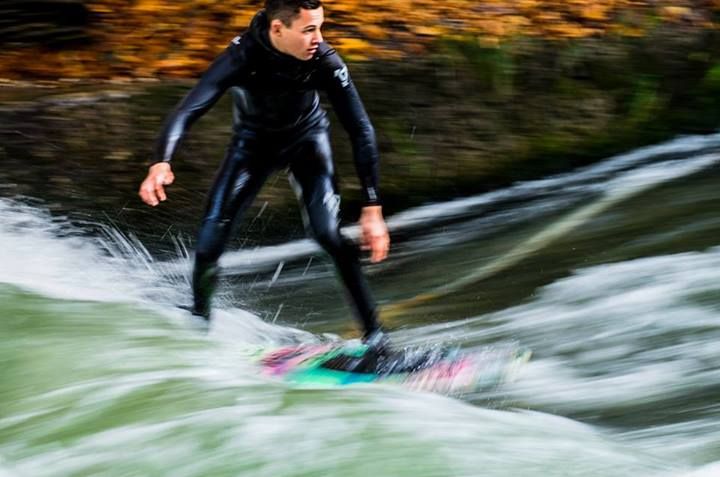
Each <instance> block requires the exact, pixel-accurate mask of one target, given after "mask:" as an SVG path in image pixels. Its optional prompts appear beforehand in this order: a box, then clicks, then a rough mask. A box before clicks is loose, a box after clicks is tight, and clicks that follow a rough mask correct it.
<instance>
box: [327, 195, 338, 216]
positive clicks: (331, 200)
mask: <svg viewBox="0 0 720 477" xmlns="http://www.w3.org/2000/svg"><path fill="white" fill-rule="evenodd" d="M323 204H324V205H325V207H326V208H327V210H328V212H330V213H331V214H332V216H333V217H335V218H336V219H337V216H338V214H339V213H340V196H339V195H337V194H333V193H332V192H326V193H325V197H323Z"/></svg>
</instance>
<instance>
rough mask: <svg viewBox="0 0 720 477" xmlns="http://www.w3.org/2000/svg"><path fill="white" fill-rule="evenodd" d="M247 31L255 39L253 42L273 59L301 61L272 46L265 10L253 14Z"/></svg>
mask: <svg viewBox="0 0 720 477" xmlns="http://www.w3.org/2000/svg"><path fill="white" fill-rule="evenodd" d="M248 33H249V34H250V36H251V37H252V38H253V40H255V42H256V43H257V44H258V45H260V46H261V47H262V48H263V50H265V53H267V54H269V55H271V57H272V58H273V59H276V60H279V61H290V62H299V63H302V61H301V60H298V59H297V58H294V57H292V56H290V55H288V54H285V53H283V52H282V51H280V50H278V49H277V48H275V47H274V46H273V44H272V42H271V41H270V22H269V21H268V17H267V14H266V13H265V10H260V11H259V12H257V13H256V14H255V16H254V17H253V19H252V20H251V21H250V28H249V29H248Z"/></svg>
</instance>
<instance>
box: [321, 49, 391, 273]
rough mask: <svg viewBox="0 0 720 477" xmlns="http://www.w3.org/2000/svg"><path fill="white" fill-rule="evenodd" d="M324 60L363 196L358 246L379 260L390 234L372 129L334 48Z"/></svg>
mask: <svg viewBox="0 0 720 477" xmlns="http://www.w3.org/2000/svg"><path fill="white" fill-rule="evenodd" d="M326 60H327V61H328V65H329V68H328V70H329V71H330V73H329V74H328V78H327V79H326V88H325V90H326V92H327V95H328V99H330V103H331V104H332V106H333V109H334V110H335V113H336V114H337V116H338V119H340V122H341V123H342V125H343V127H344V128H345V130H346V131H347V132H348V134H349V135H350V141H351V142H352V148H353V159H354V161H355V168H356V170H357V173H358V177H359V179H360V184H361V186H362V191H363V198H364V200H365V206H364V207H363V210H362V214H361V215H360V228H361V230H362V248H363V250H370V251H371V253H370V260H371V261H372V262H380V261H382V260H384V259H385V258H386V257H387V254H388V250H389V249H390V236H389V234H388V229H387V225H386V224H385V219H384V218H383V214H382V206H381V203H380V196H379V191H378V161H379V153H378V147H377V140H376V138H375V130H374V128H373V126H372V123H371V122H370V118H369V117H368V115H367V112H366V111H365V107H364V106H363V103H362V100H361V99H360V95H359V93H358V91H357V89H356V88H355V85H354V84H353V82H352V79H351V78H350V74H349V72H348V69H347V66H346V65H345V64H344V63H343V62H342V60H341V59H340V58H339V56H338V55H337V54H336V53H335V52H334V51H331V52H330V53H329V54H328V57H327V58H326Z"/></svg>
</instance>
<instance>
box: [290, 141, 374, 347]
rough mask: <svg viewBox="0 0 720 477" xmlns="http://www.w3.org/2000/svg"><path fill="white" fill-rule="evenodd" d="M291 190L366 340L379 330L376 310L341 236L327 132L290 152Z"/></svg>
mask: <svg viewBox="0 0 720 477" xmlns="http://www.w3.org/2000/svg"><path fill="white" fill-rule="evenodd" d="M290 156H291V162H290V171H291V173H292V176H291V179H292V181H293V186H294V187H295V190H296V192H297V194H298V198H299V200H300V202H301V206H302V207H303V219H304V220H305V225H306V227H307V228H308V229H309V231H310V232H311V233H312V235H313V237H314V238H315V239H316V240H317V241H318V243H319V244H320V245H321V246H322V247H323V249H325V251H326V252H327V253H328V254H330V256H331V257H332V259H333V260H334V262H335V265H336V267H337V270H338V272H339V274H340V277H341V279H342V282H343V284H344V285H345V289H346V290H347V292H348V294H349V296H350V299H351V302H352V305H353V306H354V309H355V312H356V314H357V317H358V319H359V321H360V323H361V324H362V326H363V331H364V334H365V338H368V337H371V336H372V335H374V334H376V333H375V332H378V331H379V330H380V325H379V323H378V320H377V306H376V304H375V301H374V300H373V298H372V295H371V293H370V287H369V286H368V284H367V281H366V280H365V277H364V275H363V273H362V270H361V269H360V262H359V253H358V248H357V247H356V246H355V245H354V244H353V243H352V242H350V241H349V240H347V239H346V238H345V237H343V236H342V235H341V234H340V229H339V220H338V212H339V207H340V197H339V195H337V191H336V187H335V180H334V172H333V163H332V156H331V151H330V142H329V139H328V136H327V133H326V132H321V133H316V134H313V135H312V136H309V137H307V138H306V140H303V142H302V143H300V144H299V145H298V146H297V148H294V149H293V150H292V151H291V154H290Z"/></svg>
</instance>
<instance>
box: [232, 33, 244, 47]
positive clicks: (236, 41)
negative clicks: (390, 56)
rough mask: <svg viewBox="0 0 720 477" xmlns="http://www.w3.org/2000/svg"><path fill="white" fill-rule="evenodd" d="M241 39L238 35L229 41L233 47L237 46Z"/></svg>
mask: <svg viewBox="0 0 720 477" xmlns="http://www.w3.org/2000/svg"><path fill="white" fill-rule="evenodd" d="M241 38H242V35H238V36H236V37H235V38H233V39H232V40H231V41H230V43H232V44H233V45H239V44H240V39H241Z"/></svg>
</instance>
